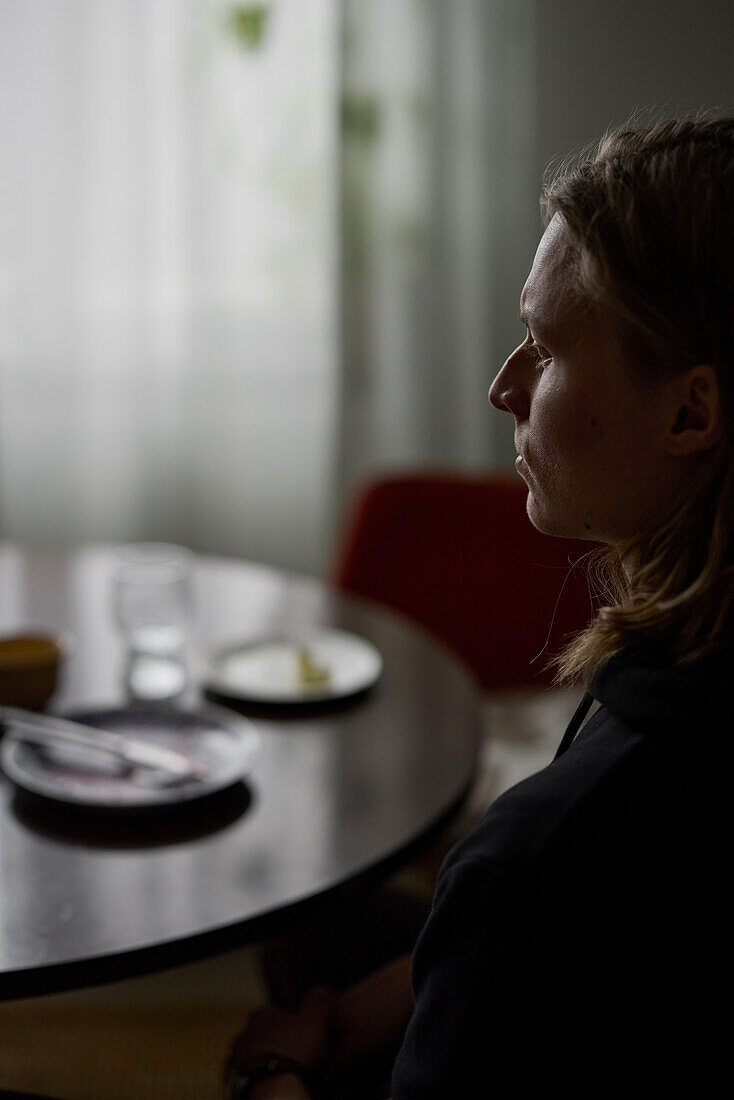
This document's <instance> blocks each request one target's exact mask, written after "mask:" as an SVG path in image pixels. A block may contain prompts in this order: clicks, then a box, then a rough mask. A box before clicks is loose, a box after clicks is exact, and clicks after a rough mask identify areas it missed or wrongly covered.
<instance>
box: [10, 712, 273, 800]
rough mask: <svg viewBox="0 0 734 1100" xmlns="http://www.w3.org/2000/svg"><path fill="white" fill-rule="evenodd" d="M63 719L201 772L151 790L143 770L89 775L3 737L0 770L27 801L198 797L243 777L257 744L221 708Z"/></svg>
mask: <svg viewBox="0 0 734 1100" xmlns="http://www.w3.org/2000/svg"><path fill="white" fill-rule="evenodd" d="M63 717H65V718H71V719H72V720H74V721H77V722H83V723H85V724H86V725H88V726H96V727H97V728H98V729H101V730H109V731H110V732H112V733H121V734H126V735H127V736H129V737H134V738H135V739H136V740H139V741H148V742H150V743H151V744H156V745H163V746H165V747H166V748H170V749H175V750H176V751H177V752H179V753H182V754H183V755H184V756H187V757H188V758H189V759H190V760H191V761H192V763H196V764H198V765H202V766H203V768H204V769H206V774H205V776H204V777H203V778H201V779H198V778H192V779H187V780H184V781H183V782H180V783H175V784H174V785H171V786H155V785H152V784H151V778H152V777H151V776H150V773H148V774H146V769H142V768H140V769H137V770H136V771H135V772H133V773H132V774H128V775H126V774H122V773H120V774H118V773H116V772H115V771H114V768H112V769H108V768H107V767H104V768H99V770H92V768H91V767H90V768H89V769H87V768H85V767H84V768H83V767H80V766H75V765H73V764H69V762H68V761H67V762H63V759H62V757H61V756H59V757H56V758H54V755H53V753H52V752H48V751H47V750H46V749H45V748H44V747H42V746H40V745H32V744H28V743H26V742H24V741H22V740H21V739H20V737H16V736H15V735H14V734H13V733H12V731H9V732H8V733H7V734H6V735H5V738H4V740H3V742H2V744H1V745H0V764H1V765H2V768H3V770H4V772H5V773H6V775H7V776H8V777H9V778H10V779H11V780H12V782H13V783H15V784H16V785H17V786H18V787H22V788H23V789H24V790H26V791H31V792H32V793H33V794H37V795H42V796H43V797H44V798H51V799H55V800H56V801H58V802H64V803H67V804H72V805H76V806H90V807H96V808H106V809H114V810H122V809H136V808H144V807H153V806H165V805H175V804H178V803H180V802H190V801H191V800H192V799H197V798H203V797H204V796H206V795H210V794H213V793H214V792H215V791H219V790H222V789H224V788H225V787H229V786H231V785H232V784H233V783H236V782H238V780H240V779H242V778H243V777H244V776H245V775H247V774H248V772H250V771H251V770H252V767H253V765H254V762H255V759H256V756H257V751H258V746H259V744H260V738H259V735H258V734H257V732H256V731H255V729H254V727H253V726H252V724H251V723H250V722H248V721H247V719H245V718H242V717H240V716H239V715H236V714H233V713H231V712H230V711H228V710H227V709H226V708H224V707H214V706H207V707H197V708H196V709H192V710H157V709H152V708H151V709H144V708H141V707H125V708H116V709H109V710H80V711H74V713H70V714H65V715H64V716H63Z"/></svg>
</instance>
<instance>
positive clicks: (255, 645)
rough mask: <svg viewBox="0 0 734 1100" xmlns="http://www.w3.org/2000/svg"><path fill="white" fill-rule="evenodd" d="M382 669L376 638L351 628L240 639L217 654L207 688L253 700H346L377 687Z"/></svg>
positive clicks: (207, 668)
mask: <svg viewBox="0 0 734 1100" xmlns="http://www.w3.org/2000/svg"><path fill="white" fill-rule="evenodd" d="M381 672H382V658H381V656H380V653H379V651H378V650H377V649H376V648H375V646H374V645H373V644H372V642H368V641H367V639H366V638H362V637H360V636H359V635H357V634H350V633H348V632H347V631H345V630H318V631H313V632H310V633H308V634H304V635H302V636H300V637H299V638H298V640H293V639H291V638H265V639H259V640H258V641H255V642H246V643H242V642H240V643H235V644H233V645H228V646H225V647H223V648H222V649H219V650H217V651H216V652H214V653H212V654H211V655H210V656H209V658H208V659H207V661H206V662H205V665H204V670H203V681H204V685H205V687H207V688H209V689H210V690H212V691H215V692H216V693H217V694H221V695H225V696H229V697H230V698H234V699H240V700H243V701H245V702H252V703H266V704H271V703H273V704H277V703H289V704H292V703H309V702H323V701H326V700H336V699H346V698H348V697H349V696H351V695H356V694H358V693H359V692H361V691H365V690H366V689H367V688H369V687H371V686H372V685H373V684H374V683H376V681H377V680H378V679H379V677H380V674H381Z"/></svg>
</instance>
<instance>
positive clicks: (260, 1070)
mask: <svg viewBox="0 0 734 1100" xmlns="http://www.w3.org/2000/svg"><path fill="white" fill-rule="evenodd" d="M285 1073H288V1074H292V1075H293V1076H294V1077H297V1078H298V1079H299V1081H302V1082H303V1084H304V1085H305V1087H306V1088H307V1089H308V1091H309V1093H310V1092H311V1091H312V1086H311V1083H310V1082H309V1080H308V1077H307V1075H306V1071H305V1070H304V1068H303V1066H301V1065H299V1063H298V1062H294V1061H293V1059H292V1058H286V1057H285V1055H283V1054H274V1053H273V1054H270V1053H269V1054H255V1055H253V1056H252V1058H248V1059H246V1060H245V1061H243V1062H240V1061H236V1060H235V1059H234V1058H230V1059H229V1061H228V1062H227V1066H226V1069H225V1075H224V1080H225V1085H226V1089H227V1091H226V1094H225V1096H226V1100H248V1097H250V1096H251V1095H252V1090H253V1088H254V1087H255V1085H258V1084H259V1083H260V1082H261V1081H265V1080H266V1079H267V1078H268V1077H277V1076H278V1075H279V1074H285Z"/></svg>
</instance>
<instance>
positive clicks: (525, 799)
mask: <svg viewBox="0 0 734 1100" xmlns="http://www.w3.org/2000/svg"><path fill="white" fill-rule="evenodd" d="M544 206H545V211H546V215H547V217H546V221H547V228H546V230H545V233H544V235H543V238H542V240H541V242H540V245H539V247H538V251H537V254H536V257H535V261H534V264H533V267H532V270H531V272H530V275H529V277H528V280H527V282H526V284H525V287H524V289H523V291H522V295H521V302H520V305H521V319H522V320H523V323H524V324H525V326H526V332H527V335H526V338H525V340H524V341H523V343H522V344H521V345H520V346H519V347H518V348H517V349H516V350H515V351H514V352H513V353H512V355H511V356H510V358H509V359H508V360H507V362H506V363H505V364H504V366H503V367H502V370H501V371H500V373H499V374H498V375H497V377H496V378H495V380H494V382H493V384H492V387H491V390H490V401H491V402H492V404H493V405H494V406H495V408H497V409H499V410H500V411H502V412H509V413H511V414H512V416H513V417H514V419H515V426H516V432H515V441H516V446H517V450H518V458H517V462H516V466H517V470H518V473H519V474H520V476H521V477H522V478H523V479H524V481H525V482H526V484H527V487H528V500H527V509H528V515H529V517H530V519H531V521H532V522H533V523H534V524H535V525H536V526H537V527H538V528H540V530H542V531H545V532H547V533H548V534H549V535H565V536H574V537H579V536H581V537H586V538H589V539H595V540H599V541H600V542H602V543H604V544H605V546H604V548H603V551H601V552H595V553H596V554H597V561H596V571H597V574H598V576H599V579H600V582H601V587H602V591H603V592H605V594H606V596H607V606H604V607H602V608H601V610H600V611H599V613H598V615H597V617H596V619H595V621H594V622H593V623H592V624H591V626H590V627H589V628H588V629H587V630H586V631H585V632H584V633H582V634H581V635H580V636H579V637H577V638H576V639H575V640H574V641H573V642H572V643H571V644H570V646H569V647H568V648H567V649H566V651H565V653H564V654H562V656H561V659H560V660H559V662H558V663H559V680H560V681H562V682H571V681H572V680H574V679H578V678H583V680H584V683H585V686H586V688H587V692H586V695H585V698H584V701H583V703H582V704H581V706H580V707H579V710H578V711H577V713H576V715H574V718H573V719H572V721H571V724H570V726H569V728H568V729H567V731H566V733H565V735H564V737H563V740H562V742H561V745H560V747H559V751H558V753H557V755H556V758H555V760H554V761H553V762H552V763H551V764H550V765H549V767H547V768H545V769H544V770H543V771H541V772H540V773H538V774H537V775H535V776H532V777H531V778H530V779H528V780H525V781H524V782H523V783H520V784H518V785H517V786H516V787H514V788H512V789H511V790H510V791H508V792H506V794H504V795H503V796H502V797H501V798H499V799H497V801H496V802H495V803H494V804H493V805H492V806H491V808H490V809H489V810H488V812H487V814H486V815H485V817H484V818H483V820H482V821H481V822H480V824H479V825H478V827H477V828H476V829H475V830H474V831H473V832H472V833H471V834H470V835H469V836H467V837H465V838H464V839H463V840H462V841H461V842H460V844H458V845H457V846H456V847H455V848H454V849H453V851H452V852H451V853H450V855H449V856H448V858H447V859H446V861H445V863H444V865H443V867H442V869H441V874H440V876H439V880H438V884H437V888H436V894H435V898H434V903H433V908H432V912H431V916H430V918H429V920H428V922H427V924H426V926H425V928H424V930H423V933H422V935H421V937H420V940H419V942H418V945H417V947H416V950H415V952H414V958H413V962H412V981H413V992H414V1000H415V1003H414V1006H412V1005H411V1000H410V995H409V993H408V991H407V989H408V987H407V962H406V960H398V962H397V963H395V964H393V965H392V966H391V967H388V968H387V969H386V970H385V971H384V972H381V973H380V974H378V975H374V976H372V977H371V978H369V979H366V981H365V982H364V983H363V984H362V985H361V986H360V987H356V988H355V989H353V990H350V991H348V992H347V993H345V994H342V995H336V994H332V993H329V992H328V991H326V990H316V991H314V993H313V994H312V995H311V997H310V998H309V999H308V1000H307V1002H306V1003H305V1005H304V1006H303V1008H302V1010H301V1012H300V1013H297V1014H295V1015H287V1014H284V1013H278V1012H277V1011H276V1010H272V1009H271V1010H264V1012H263V1013H260V1014H257V1015H256V1016H255V1017H254V1018H253V1020H252V1021H251V1024H250V1026H249V1027H248V1028H246V1029H245V1031H244V1032H243V1033H242V1034H241V1035H240V1036H239V1037H238V1039H237V1040H236V1042H235V1046H234V1056H235V1058H236V1059H237V1060H239V1062H241V1063H242V1064H244V1065H245V1066H247V1065H250V1066H254V1065H256V1064H257V1058H258V1053H259V1052H262V1051H265V1052H272V1051H278V1052H279V1053H281V1054H283V1055H287V1056H289V1057H290V1058H291V1059H293V1060H294V1063H293V1064H291V1063H288V1062H281V1063H278V1062H277V1061H275V1060H273V1061H272V1062H271V1064H270V1070H272V1071H273V1072H269V1070H268V1069H267V1068H265V1069H263V1070H262V1072H260V1071H257V1070H256V1072H255V1078H256V1079H254V1080H253V1081H252V1082H251V1083H250V1084H248V1085H247V1086H246V1089H245V1092H244V1093H243V1094H244V1095H248V1096H252V1097H253V1098H254V1100H264V1098H266V1097H268V1096H277V1097H282V1098H286V1097H304V1096H308V1095H310V1092H309V1088H311V1087H313V1086H314V1084H315V1086H316V1087H318V1086H319V1084H320V1083H323V1081H324V1080H325V1079H326V1080H328V1079H329V1076H330V1074H331V1075H332V1076H333V1075H334V1074H335V1073H337V1074H338V1072H339V1070H340V1069H343V1067H344V1066H346V1065H348V1064H349V1063H350V1062H351V1063H352V1064H354V1063H355V1062H357V1061H358V1060H359V1059H360V1058H363V1057H366V1056H367V1054H368V1053H369V1054H371V1053H374V1052H376V1051H377V1050H378V1048H379V1047H380V1046H381V1045H387V1043H388V1040H389V1039H390V1037H391V1036H392V1037H394V1036H395V1035H397V1034H400V1033H402V1028H403V1027H404V1025H405V1024H406V1023H407V1029H406V1030H405V1035H404V1041H403V1043H402V1047H401V1049H400V1053H399V1054H398V1057H397V1060H396V1062H395V1068H394V1073H393V1077H392V1096H393V1100H428V1098H431V1100H434V1098H435V1100H438V1098H450V1097H474V1096H484V1095H485V1094H486V1095H487V1096H489V1095H492V1096H500V1097H504V1096H516V1095H517V1096H526V1095H532V1094H535V1093H537V1092H538V1091H539V1090H540V1089H541V1088H542V1089H544V1090H547V1089H548V1087H549V1086H555V1087H558V1088H562V1089H563V1090H564V1092H565V1093H566V1095H568V1093H572V1094H574V1095H581V1094H584V1095H591V1096H599V1095H605V1094H607V1093H611V1092H613V1091H614V1092H620V1091H621V1090H622V1089H623V1090H624V1094H625V1095H629V1094H630V1093H631V1094H633V1095H637V1094H638V1093H640V1094H641V1093H642V1092H643V1091H645V1092H648V1093H649V1092H650V1091H651V1090H654V1094H655V1095H664V1094H665V1093H666V1092H667V1090H668V1089H671V1088H672V1087H673V1086H677V1087H678V1088H680V1087H681V1086H688V1088H689V1089H693V1088H695V1090H696V1094H704V1095H705V1094H706V1091H707V1088H708V1087H709V1086H710V1087H711V1088H713V1084H712V1083H713V1081H715V1080H717V1078H718V1075H719V1073H721V1072H723V1070H724V1069H725V1066H724V1057H723V1051H724V1050H726V1047H727V1044H725V1043H724V1041H723V1026H724V1023H725V1021H724V1019H723V1018H722V1015H723V1014H721V1015H720V1007H719V1001H718V998H717V997H716V995H715V994H716V993H717V992H720V989H719V987H722V988H723V989H724V990H726V987H727V982H726V978H727V976H728V974H727V972H728V964H729V959H728V946H727V944H728V939H729V930H728V927H727V925H728V924H729V916H730V913H729V908H728V901H727V895H726V893H725V891H724V888H723V880H725V877H726V871H727V869H728V862H727V853H728V848H729V845H730V835H731V826H730V823H729V820H728V800H729V798H730V793H729V789H728V784H729V777H730V768H729V764H730V758H731V750H730V747H729V737H728V730H727V726H728V719H729V699H728V690H727V689H728V684H729V681H730V679H731V678H732V672H734V607H733V606H732V602H733V598H734V461H733V457H732V452H733V446H734V435H733V434H732V424H731V420H732V415H734V393H733V388H732V382H734V362H732V359H733V357H734V353H733V352H732V334H731V326H732V323H733V322H734V226H732V219H733V217H734V215H733V213H732V212H734V119H720V120H685V119H684V120H673V121H669V122H665V123H659V124H657V125H654V126H651V127H647V128H639V129H632V128H630V129H624V130H620V131H617V132H612V133H610V134H608V135H607V136H605V138H603V139H602V141H601V143H600V145H599V147H598V149H597V150H596V151H595V152H594V153H592V154H590V155H588V156H583V157H582V158H581V160H580V162H579V163H578V164H577V165H576V166H575V167H572V168H569V169H567V170H564V171H562V172H561V173H560V174H559V175H558V177H557V178H556V179H555V180H554V181H553V182H551V183H549V184H548V186H547V187H546V189H545V192H544ZM594 701H596V702H597V703H598V704H600V705H599V707H598V709H597V710H596V712H595V713H594V714H593V715H592V716H591V717H589V709H590V707H591V704H592V703H593V702H594ZM585 720H586V721H585ZM411 1008H412V1012H411ZM295 1063H298V1064H295ZM310 1074H312V1075H313V1076H309V1075H310Z"/></svg>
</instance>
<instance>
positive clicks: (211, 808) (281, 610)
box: [0, 544, 481, 998]
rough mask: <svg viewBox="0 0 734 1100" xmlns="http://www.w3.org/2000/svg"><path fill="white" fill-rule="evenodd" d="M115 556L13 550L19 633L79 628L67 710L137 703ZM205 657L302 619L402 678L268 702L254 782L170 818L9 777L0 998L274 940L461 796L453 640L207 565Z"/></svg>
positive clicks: (5, 575) (198, 585)
mask: <svg viewBox="0 0 734 1100" xmlns="http://www.w3.org/2000/svg"><path fill="white" fill-rule="evenodd" d="M112 571H113V555H112V554H111V552H110V549H109V548H106V547H103V546H92V547H84V548H81V549H78V550H74V551H60V550H56V551H49V550H32V549H24V548H21V547H18V546H13V545H10V544H4V545H2V544H0V633H9V632H12V631H14V630H19V629H24V628H28V627H31V626H35V627H49V628H63V629H66V630H69V631H71V632H72V633H73V634H74V636H75V637H76V649H75V651H74V653H73V656H72V657H71V658H70V660H69V661H68V663H67V665H66V667H65V670H64V674H63V679H62V684H61V686H60V689H59V691H58V692H57V695H56V696H55V697H54V699H53V702H52V706H51V708H50V709H52V710H54V711H56V710H59V711H62V710H64V709H66V708H68V707H76V706H87V705H95V706H96V705H103V706H115V705H121V704H123V703H124V693H123V686H122V680H123V671H122V670H123V665H124V652H123V645H122V642H121V640H120V639H119V637H118V635H117V633H116V631H115V628H114V625H113V623H112V619H111V613H110V594H109V593H110V581H111V576H112ZM195 609H196V611H195V620H194V621H195V630H194V632H193V635H192V638H193V640H192V645H191V653H190V659H191V662H192V667H193V668H195V667H196V661H197V659H198V658H200V657H201V655H202V654H203V653H205V652H207V651H208V650H210V649H211V648H215V647H218V646H219V645H225V644H227V643H228V642H231V641H237V640H239V639H248V638H252V639H255V638H257V637H259V636H263V635H267V634H270V633H272V631H273V629H274V628H277V627H278V626H282V625H283V624H284V623H285V622H297V623H299V624H301V625H303V624H314V625H328V626H336V627H339V628H342V629H345V630H349V631H353V632H355V633H357V634H361V635H362V636H364V637H366V638H368V639H369V640H370V641H372V642H373V643H374V644H375V645H376V646H377V647H378V649H379V650H380V652H381V654H382V657H383V661H384V670H383V674H382V677H381V679H380V681H379V683H378V684H377V685H376V686H375V688H373V689H372V690H371V691H370V692H369V693H368V694H367V695H365V696H364V697H362V698H360V699H356V700H354V701H352V702H351V703H344V704H342V705H341V706H337V707H333V706H332V708H331V709H326V710H314V711H313V712H312V713H308V714H300V715H299V714H297V713H296V714H290V715H287V716H279V715H273V714H262V713H260V714H255V715H254V716H251V720H252V721H253V723H254V725H255V726H256V728H257V730H258V731H259V733H260V736H261V740H262V747H261V752H260V756H259V758H258V762H257V765H256V767H255V769H254V771H253V773H252V774H251V776H249V777H248V779H247V783H246V784H242V783H239V784H237V785H235V786H234V787H232V788H230V789H229V790H228V791H226V792H221V793H220V794H218V795H217V796H213V797H211V798H210V799H208V800H206V802H201V801H200V802H194V803H192V804H190V805H189V806H188V807H187V809H186V810H185V811H184V812H181V811H177V812H176V813H175V814H174V815H172V816H171V815H170V814H169V815H168V816H167V817H166V818H164V819H161V820H160V821H158V822H156V823H155V824H154V825H153V826H151V824H150V822H148V821H146V820H145V817H144V818H143V824H142V825H141V824H135V823H134V822H132V823H131V822H130V821H123V820H120V817H119V815H117V817H116V818H110V819H109V820H108V819H104V818H103V819H102V820H101V821H100V820H99V819H98V820H97V823H96V824H94V825H93V826H90V825H89V824H88V822H87V820H86V818H85V817H84V815H81V818H80V817H79V815H78V814H75V813H73V812H71V813H68V814H66V813H64V811H63V807H62V808H61V809H59V808H58V807H55V806H54V805H53V804H51V803H48V802H46V803H44V802H43V800H41V799H38V798H34V797H33V796H29V795H26V796H23V795H22V794H21V793H20V792H18V791H16V790H15V788H14V787H13V786H12V785H11V784H10V782H9V781H8V780H7V778H6V777H4V776H2V774H0V994H1V995H2V996H4V997H6V998H7V997H18V996H30V995H36V994H39V993H46V992H53V991H57V990H61V989H69V988H74V987H77V986H81V985H89V984H94V983H96V982H102V981H110V980H115V979H117V978H120V977H126V976H130V975H133V974H138V973H144V972H147V971H152V970H155V969H157V968H160V967H164V966H169V965H176V964H179V963H183V962H187V961H193V960H194V959H197V958H201V957H204V956H206V955H208V954H211V953H215V952H216V951H219V950H225V949H228V948H230V947H235V946H237V945H239V944H241V943H244V942H246V941H247V940H248V939H253V938H257V937H260V936H262V935H264V934H268V933H269V932H271V931H273V930H277V928H279V927H282V926H283V925H284V922H286V923H287V921H288V920H291V919H293V918H294V917H295V916H296V915H297V914H298V911H299V910H303V909H304V908H305V907H306V906H308V905H312V904H315V903H317V901H318V900H319V899H322V900H323V898H324V897H327V896H333V895H334V894H335V892H338V891H339V890H343V889H352V888H354V886H355V884H359V885H362V884H367V883H369V881H370V879H371V878H372V877H373V876H376V875H378V874H380V873H385V872H386V871H388V870H390V869H392V868H393V867H395V866H397V865H398V864H399V862H400V861H401V860H402V859H404V858H406V857H407V856H408V855H409V854H410V853H411V852H412V851H414V850H415V849H416V846H419V845H420V842H421V841H422V840H425V838H426V837H428V836H430V834H431V833H432V831H434V830H435V829H436V828H437V827H439V826H440V825H441V824H442V823H443V822H445V821H446V820H447V819H448V817H449V816H450V815H451V814H452V812H454V811H455V809H456V808H457V807H458V805H460V803H461V800H462V797H463V795H464V794H465V792H466V790H467V789H468V786H469V784H470V782H471V778H472V774H473V769H474V764H475V759H476V750H477V746H478V741H479V733H480V714H481V711H480V694H479V691H478V689H477V687H476V685H475V683H474V681H473V680H472V679H471V677H470V676H469V675H468V673H467V672H466V671H465V669H464V667H463V666H462V665H461V664H460V663H459V662H458V661H456V660H455V659H454V658H453V656H452V655H451V654H450V653H449V652H448V651H447V650H445V649H444V648H443V647H442V646H440V645H439V644H437V643H436V642H434V641H433V640H432V639H431V638H429V637H428V636H427V635H426V634H425V633H423V632H421V631H420V630H418V629H416V628H414V627H413V626H412V625H411V624H409V623H408V622H407V621H405V620H403V619H401V618H400V617H399V616H397V615H393V614H392V613H390V612H387V611H384V610H382V609H379V608H377V607H375V606H372V605H369V604H367V603H364V602H362V601H358V600H353V599H351V598H346V597H345V596H343V595H340V594H337V593H336V592H334V591H333V590H331V589H329V588H328V587H327V586H326V585H324V584H322V583H320V582H318V581H316V580H313V579H310V578H303V577H295V576H289V575H286V574H284V573H282V572H280V571H278V570H275V569H272V568H269V567H263V566H258V565H253V564H250V563H244V562H239V561H232V560H225V559H218V558H200V559H198V560H197V564H196V571H195Z"/></svg>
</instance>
